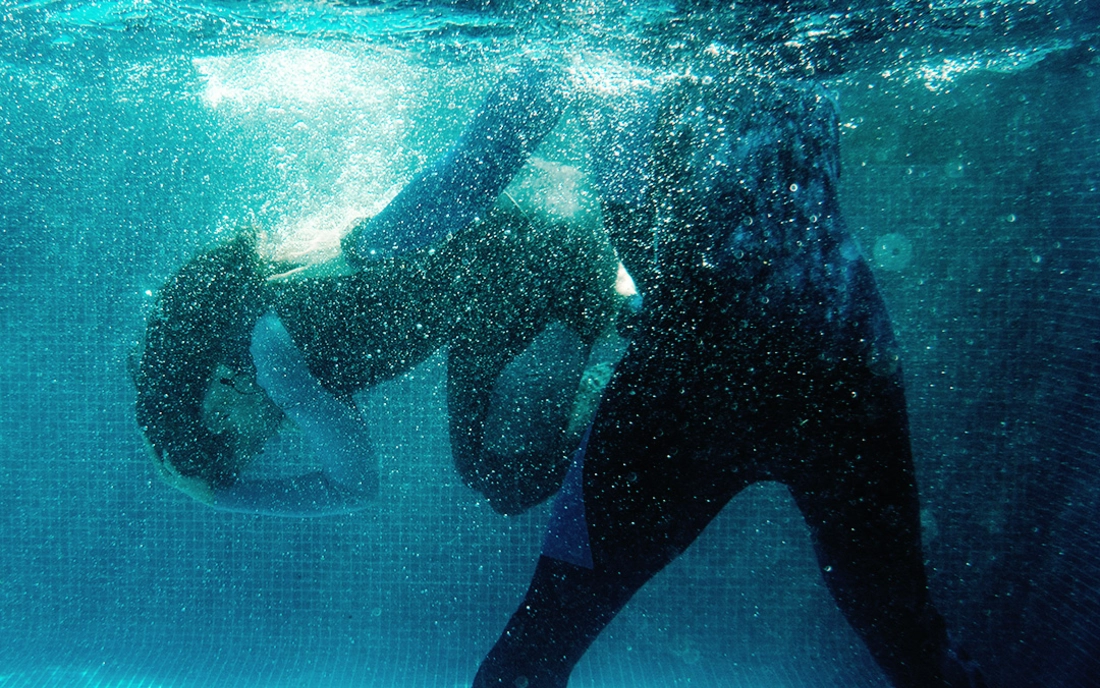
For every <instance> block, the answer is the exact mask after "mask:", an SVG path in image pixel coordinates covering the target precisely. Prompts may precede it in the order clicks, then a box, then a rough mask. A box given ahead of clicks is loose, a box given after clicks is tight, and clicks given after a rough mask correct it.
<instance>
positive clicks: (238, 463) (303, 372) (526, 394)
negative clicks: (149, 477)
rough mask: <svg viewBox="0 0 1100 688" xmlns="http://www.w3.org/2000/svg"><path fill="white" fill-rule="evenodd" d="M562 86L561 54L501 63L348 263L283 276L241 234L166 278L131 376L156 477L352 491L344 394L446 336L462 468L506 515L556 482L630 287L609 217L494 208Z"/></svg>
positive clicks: (211, 495) (238, 493) (329, 508)
mask: <svg viewBox="0 0 1100 688" xmlns="http://www.w3.org/2000/svg"><path fill="white" fill-rule="evenodd" d="M562 96H563V86H562V81H561V73H560V72H559V71H558V70H556V69H555V68H551V67H549V66H547V65H543V64H540V63H538V62H535V61H530V60H528V61H524V62H521V63H520V64H519V65H517V66H515V67H511V68H508V69H506V70H505V73H504V77H503V78H502V79H501V81H500V82H499V83H498V84H497V85H496V87H495V88H494V89H493V90H491V91H490V93H489V95H488V97H487V98H486V99H485V101H484V102H483V103H482V105H481V108H480V109H479V110H478V112H477V113H476V114H475V116H474V118H473V119H472V121H471V122H470V123H469V124H468V125H467V127H466V128H465V130H464V132H463V134H462V136H461V137H460V138H459V140H458V141H457V142H456V143H455V144H454V145H453V146H452V147H451V148H450V149H449V150H448V151H447V152H446V153H445V154H444V155H443V156H442V157H441V158H440V159H439V160H438V161H436V162H435V163H434V164H433V165H431V166H430V167H428V168H427V169H425V170H424V171H422V172H421V173H420V174H418V175H417V176H416V177H414V178H413V180H412V181H410V183H409V184H408V185H407V186H406V187H405V188H404V189H403V190H402V191H401V192H400V193H399V194H398V196H397V197H396V198H395V199H394V200H393V201H392V202H391V203H390V204H389V205H388V206H387V207H386V208H385V209H383V211H382V212H381V213H379V214H378V215H376V216H375V217H373V218H368V219H366V220H363V221H361V222H359V223H358V224H357V225H356V226H355V227H354V228H353V229H352V230H351V231H350V232H349V234H348V235H347V236H346V237H345V239H344V241H343V249H344V258H345V259H346V262H347V263H349V264H351V265H352V266H353V267H354V268H355V269H356V271H355V272H354V273H352V274H345V275H342V276H337V277H325V278H301V277H295V278H293V279H283V277H284V276H285V275H293V274H295V272H296V271H295V270H289V271H288V268H289V267H291V266H287V265H278V264H272V263H270V262H269V261H265V260H263V259H261V258H260V252H258V251H257V247H256V239H255V237H254V236H252V235H250V234H247V233H245V234H242V235H240V236H238V237H237V238H236V239H234V240H233V241H230V242H228V243H226V244H225V245H222V246H219V247H217V248H215V249H212V250H210V251H207V252H205V253H203V254H201V255H200V256H198V257H196V258H195V259H193V260H192V261H191V262H189V263H188V264H187V265H185V266H184V267H183V268H182V269H181V270H180V271H179V272H178V273H177V274H176V275H175V276H174V277H173V278H172V279H171V280H169V282H168V283H167V284H166V285H165V287H164V288H163V289H162V290H161V292H160V294H159V296H158V301H157V307H156V309H155V310H154V312H153V314H152V316H151V317H150V319H149V322H148V326H147V328H146V334H145V338H144V347H143V352H142V356H141V360H140V363H139V364H138V366H137V369H136V371H135V375H134V378H135V384H136V387H137V390H138V400H137V420H138V423H139V425H140V426H141V427H142V430H143V433H144V435H145V438H146V439H147V441H148V444H149V446H150V448H151V450H152V454H153V456H154V459H155V463H156V465H157V466H158V467H159V468H160V469H161V474H162V475H163V476H164V477H165V478H166V479H167V480H168V482H170V483H171V484H173V485H174V486H176V487H178V488H180V489H181V490H183V491H185V492H187V493H188V494H191V495H192V496H194V497H196V498H197V499H199V500H200V501H203V502H206V503H208V504H211V505H213V506H216V507H218V508H222V509H227V510H237V511H247V512H254V513H272V514H280V515H322V514H329V513H344V512H347V511H352V510H355V509H358V508H362V507H363V506H365V505H366V504H367V503H369V501H370V499H371V498H372V497H373V496H374V494H375V493H376V492H377V489H378V482H379V476H378V465H377V458H376V457H375V456H374V451H373V446H372V442H371V438H370V435H369V432H368V428H366V427H365V426H364V424H363V421H362V418H361V417H360V416H359V413H358V409H357V408H356V407H355V402H354V399H353V398H352V395H353V394H355V393H356V392H359V391H361V390H363V389H366V388H368V387H371V386H373V385H375V384H377V383H379V382H382V381H384V380H387V379H391V378H393V377H396V376H397V375H399V374H401V373H402V372H404V371H406V370H409V369H410V368H412V367H413V366H415V365H417V364H419V363H421V362H422V361H424V360H425V359H426V358H427V357H428V356H430V355H431V354H432V353H433V352H435V351H437V350H439V349H440V348H443V347H446V348H447V369H448V378H447V403H448V410H449V415H450V418H449V421H450V431H451V432H450V434H451V443H452V450H453V455H454V461H455V467H456V469H457V471H458V472H459V474H460V475H461V476H462V478H463V480H464V481H465V482H466V483H467V484H468V485H469V486H470V487H472V488H473V489H475V490H477V491H478V492H480V493H481V494H483V495H484V496H485V497H486V499H487V500H488V502H489V504H490V505H491V506H492V507H493V509H495V510H496V511H498V512H500V513H504V514H515V513H520V512H522V511H525V510H527V509H528V508H530V507H531V506H533V505H535V504H538V503H540V502H542V501H544V500H545V499H547V498H548V497H549V496H551V495H552V494H554V493H555V492H556V491H557V490H558V487H559V486H560V484H561V480H562V478H563V477H564V475H565V472H566V470H567V469H568V467H569V465H570V459H571V455H572V453H573V451H574V449H575V447H576V446H577V444H578V442H579V441H580V435H581V433H582V432H583V430H584V428H585V427H586V426H587V424H588V416H590V414H591V413H592V412H594V409H595V405H596V400H597V399H598V396H599V392H600V391H601V390H602V385H601V384H598V381H599V380H601V379H602V380H606V378H607V377H608V374H607V373H606V368H607V367H608V366H609V365H610V362H611V361H612V360H613V359H614V358H615V356H616V354H617V353H618V352H619V351H621V346H619V345H618V344H617V340H618V336H617V334H616V333H615V328H614V322H615V319H616V315H617V312H618V310H619V308H620V306H621V305H622V303H623V299H624V296H623V295H622V294H620V293H618V292H617V291H616V285H617V284H619V283H620V282H621V269H620V266H619V263H618V260H617V258H616V256H615V253H614V251H613V250H612V249H611V247H610V244H609V243H608V241H607V239H606V237H605V235H604V234H603V233H602V232H600V231H597V229H594V228H592V227H580V226H574V225H570V224H567V223H560V222H549V221H544V220H534V219H531V218H530V217H528V216H527V215H526V214H525V213H524V212H523V211H522V210H520V209H519V208H518V207H517V206H515V204H514V203H512V204H507V203H505V204H503V205H496V207H494V205H495V204H496V203H497V201H498V199H499V198H501V195H502V192H503V190H504V188H505V186H507V184H508V182H509V181H510V180H511V179H512V177H513V176H514V175H515V174H516V173H517V172H518V171H519V169H520V168H521V167H522V165H523V164H524V162H525V161H526V159H527V157H528V156H529V154H530V153H531V151H532V150H533V149H534V148H535V147H536V146H537V145H538V143H539V141H541V139H542V138H543V137H544V136H545V135H546V133H547V132H548V131H549V130H550V129H551V128H552V127H553V126H554V124H555V123H556V122H557V120H558V117H559V116H560V114H561V111H562V107H563V102H564V98H563V97H562ZM505 198H510V197H507V196H506V195H505ZM299 274H300V273H299ZM620 291H622V289H621V288H620ZM597 345H598V346H597ZM590 354H593V357H591V358H590ZM586 368H587V369H588V374H587V375H586V374H585V373H586ZM593 380H596V381H597V384H593Z"/></svg>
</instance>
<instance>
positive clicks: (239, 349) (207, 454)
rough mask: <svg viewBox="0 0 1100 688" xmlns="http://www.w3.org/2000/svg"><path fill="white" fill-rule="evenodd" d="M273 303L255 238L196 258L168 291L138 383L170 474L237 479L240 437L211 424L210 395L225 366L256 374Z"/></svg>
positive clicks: (156, 448) (148, 433)
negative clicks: (256, 350) (260, 325)
mask: <svg viewBox="0 0 1100 688" xmlns="http://www.w3.org/2000/svg"><path fill="white" fill-rule="evenodd" d="M265 301H266V296H265V294H264V280H263V276H262V274H261V271H260V264H259V262H258V260H257V258H256V252H255V238H254V237H253V236H252V235H251V234H249V233H243V234H241V235H239V236H237V237H236V238H235V239H233V240H231V241H229V242H228V243H225V244H223V245H221V246H218V247H216V248H214V249H211V250H209V251H206V252H204V253H202V254H200V255H198V256H196V257H195V258H193V259H192V260H191V261H190V262H188V263H187V264H186V265H184V266H183V268H181V269H180V271H179V272H178V273H176V274H175V275H174V276H173V277H172V278H171V279H169V280H168V282H167V283H166V284H165V285H164V286H163V287H162V288H161V290H160V294H159V295H158V298H157V303H156V307H155V308H154V311H153V313H152V315H151V316H150V317H149V320H148V323H147V325H146V330H145V342H144V350H143V352H142V355H141V362H140V364H139V366H138V369H137V374H136V376H135V384H136V387H137V392H138V396H137V422H138V425H139V426H140V427H141V429H142V432H143V433H144V434H145V438H146V440H147V441H148V443H149V445H150V447H151V449H152V451H153V454H154V456H155V458H156V460H157V461H158V462H160V464H161V468H162V469H165V470H166V471H167V472H169V473H173V472H174V473H177V474H179V475H181V476H184V477H186V478H197V479H199V480H201V481H202V482H204V483H205V484H206V485H207V486H209V487H211V488H213V487H220V486H227V485H231V484H233V482H234V481H236V479H237V473H238V465H239V463H240V461H241V459H242V457H237V456H235V452H234V449H233V447H234V444H235V443H234V439H235V438H233V437H231V436H230V434H229V432H228V431H226V432H219V433H215V432H212V431H211V430H209V429H208V428H207V427H206V425H205V424H204V423H203V398H204V395H205V393H206V389H207V385H208V384H209V380H210V377H211V375H212V374H213V372H214V369H215V368H216V366H217V365H218V364H219V363H223V364H225V365H226V366H227V367H229V368H230V369H231V370H233V371H234V372H235V373H237V372H250V371H254V366H253V363H252V357H251V355H250V354H249V350H248V347H249V340H250V335H251V331H252V328H253V327H254V326H255V323H256V321H257V320H258V319H259V317H260V316H261V315H262V314H263V312H264V310H265V307H266V306H265ZM169 466H170V467H171V469H170V470H169Z"/></svg>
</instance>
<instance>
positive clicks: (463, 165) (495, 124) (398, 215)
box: [343, 61, 567, 267]
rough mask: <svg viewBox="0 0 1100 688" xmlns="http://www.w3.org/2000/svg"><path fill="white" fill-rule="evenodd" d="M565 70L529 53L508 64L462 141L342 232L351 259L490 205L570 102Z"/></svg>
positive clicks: (392, 248) (399, 246)
mask: <svg viewBox="0 0 1100 688" xmlns="http://www.w3.org/2000/svg"><path fill="white" fill-rule="evenodd" d="M566 95H567V91H566V88H565V80H564V77H563V75H562V74H561V72H560V70H559V69H558V68H557V67H555V66H553V65H549V64H543V63H539V62H534V61H527V62H524V63H523V64H521V65H519V66H517V67H515V68H512V69H510V70H508V71H507V72H506V73H505V75H504V78H502V79H501V81H500V82H499V83H498V84H497V86H496V87H495V88H494V89H493V91H492V92H491V93H490V94H489V95H488V97H487V98H486V99H485V101H484V102H483V103H482V104H481V107H480V108H479V109H478V111H477V113H476V114H475V115H474V119H473V121H471V122H470V123H469V124H468V125H467V126H466V128H465V129H464V130H463V132H462V135H461V136H460V137H459V139H458V141H456V142H455V144H454V145H453V146H451V148H450V149H449V150H448V151H447V152H446V153H445V154H444V155H443V156H442V157H441V158H439V159H438V160H436V161H435V162H434V163H433V164H432V165H431V166H430V167H428V168H427V169H425V170H423V171H421V172H419V173H418V174H417V175H416V176H415V177H413V179H412V181H410V182H409V183H408V184H407V185H406V186H405V188H403V189H402V190H401V192H400V193H398V194H397V196H396V197H395V198H394V199H393V200H392V201H391V202H390V203H389V205H387V206H386V207H385V208H384V209H383V210H382V211H381V212H380V213H378V215H375V216H374V217H373V218H370V219H368V220H365V221H363V222H361V223H359V224H358V225H357V226H356V227H355V228H354V229H352V231H351V232H350V233H349V234H348V235H347V236H346V237H344V240H343V251H344V258H345V260H346V261H347V262H348V263H349V264H350V265H352V266H353V267H362V266H363V265H364V264H366V263H368V262H370V261H372V260H376V259H379V258H384V257H388V256H394V255H401V254H404V253H408V252H410V251H414V250H416V249H419V248H423V247H425V246H429V245H431V244H434V243H436V242H438V241H441V240H442V239H444V238H446V237H447V236H448V235H450V234H452V233H454V232H456V231H458V230H460V229H462V228H463V227H465V226H466V225H468V224H469V223H470V222H472V221H473V220H475V219H476V218H478V217H483V216H484V214H485V213H486V212H487V211H488V210H489V208H490V207H492V205H493V203H494V202H495V201H496V199H497V197H498V196H499V195H500V193H501V192H502V191H503V190H504V188H505V187H506V186H508V183H509V182H511V180H512V178H513V177H514V176H515V175H516V173H517V172H519V170H520V168H521V167H522V166H523V164H524V163H525V162H526V161H527V158H528V156H530V154H531V152H532V151H534V150H535V148H536V147H537V146H538V145H539V143H540V142H541V141H542V139H543V138H544V137H545V136H546V134H548V133H549V132H550V130H551V129H553V127H554V125H555V124H556V123H557V121H558V118H559V117H560V116H561V113H562V111H563V110H564V108H565V103H566Z"/></svg>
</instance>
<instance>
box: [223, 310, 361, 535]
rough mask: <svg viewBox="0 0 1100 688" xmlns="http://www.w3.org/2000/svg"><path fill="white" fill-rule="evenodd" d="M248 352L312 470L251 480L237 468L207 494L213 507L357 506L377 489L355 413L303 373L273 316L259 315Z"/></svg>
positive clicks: (316, 510)
mask: <svg viewBox="0 0 1100 688" xmlns="http://www.w3.org/2000/svg"><path fill="white" fill-rule="evenodd" d="M250 350H251V353H252V358H253V360H254V362H255V365H256V382H257V383H258V384H259V385H260V387H262V388H263V389H264V391H265V392H266V393H267V395H268V396H269V397H270V398H271V400H272V401H274V402H275V403H276V404H277V405H278V406H279V408H280V409H282V411H283V413H284V414H286V416H287V418H289V419H290V420H291V421H293V423H294V424H295V425H297V427H298V429H299V430H300V431H301V433H302V436H303V437H304V439H305V443H306V445H307V447H308V450H309V451H310V452H311V453H312V455H313V457H314V459H315V460H316V463H317V464H318V465H319V466H320V470H312V471H308V472H305V473H303V474H301V475H296V476H293V477H288V478H262V477H253V476H250V475H249V474H248V471H247V470H245V471H244V473H243V474H242V475H241V476H240V477H239V478H238V479H237V481H236V482H234V483H233V484H232V485H231V486H229V487H224V488H218V489H216V490H215V491H214V495H213V501H212V502H211V503H212V504H213V506H215V507H217V508H220V509H225V510H229V511H243V512H249V513H263V514H276V515H283V516H321V515H326V514H340V513H347V512H350V511H354V510H356V509H359V508H362V507H363V506H365V505H366V504H367V503H368V502H369V501H370V500H371V499H372V498H373V497H374V496H375V494H376V493H377V492H378V482H379V478H378V459H377V456H376V454H375V452H374V450H373V447H372V446H371V443H370V438H369V437H368V436H367V431H366V426H365V425H364V423H363V421H362V419H361V418H360V416H359V412H358V410H357V409H356V408H354V406H352V405H350V404H345V403H343V402H341V401H340V400H338V399H337V398H336V397H335V396H333V395H332V394H330V393H329V392H328V391H327V390H326V389H325V388H324V387H322V386H321V383H320V382H318V381H317V379H316V378H314V377H313V376H312V375H311V374H310V372H309V369H308V367H307V366H306V362H305V359H304V357H303V356H302V353H301V352H300V351H299V350H298V348H297V347H296V346H295V345H294V341H293V340H292V339H291V337H290V334H289V333H288V332H287V330H286V328H285V327H284V326H283V323H282V321H280V320H279V318H278V317H277V316H275V315H274V314H271V313H269V314H267V315H265V316H263V317H262V318H260V319H259V321H258V322H257V324H256V327H255V329H254V330H253V332H252V343H251V346H250ZM269 444H270V443H269ZM271 450H272V451H275V450H274V449H271ZM266 451H268V449H266V448H265V452H266Z"/></svg>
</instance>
